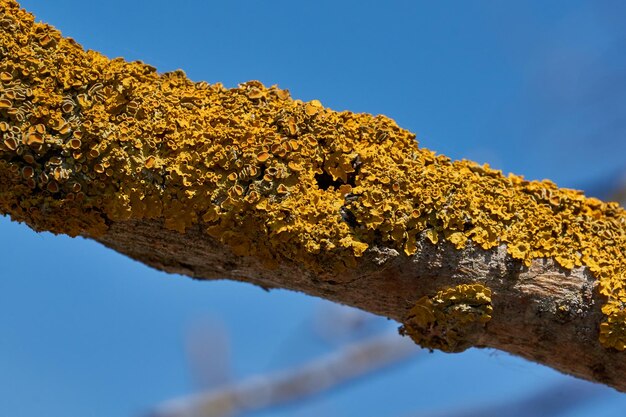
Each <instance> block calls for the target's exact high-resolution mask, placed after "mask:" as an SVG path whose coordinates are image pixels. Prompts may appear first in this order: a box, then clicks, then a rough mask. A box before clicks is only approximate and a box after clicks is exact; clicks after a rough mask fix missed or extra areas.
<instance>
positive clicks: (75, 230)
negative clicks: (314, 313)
mask: <svg viewBox="0 0 626 417" xmlns="http://www.w3.org/2000/svg"><path fill="white" fill-rule="evenodd" d="M0 56H1V58H2V61H1V62H0V82H1V83H2V91H1V96H0V132H1V135H2V137H1V138H0V213H1V214H8V215H10V216H11V218H12V219H13V220H15V221H22V222H26V223H27V224H28V225H29V226H31V227H32V228H33V229H35V230H49V231H52V232H54V233H65V234H69V235H71V236H76V235H83V236H86V237H89V238H93V239H95V240H97V241H99V242H101V243H102V244H104V245H106V246H108V247H110V248H113V249H114V250H116V251H118V252H120V253H124V254H126V255H128V256H130V257H132V258H134V259H136V260H138V261H141V262H144V263H146V264H148V265H150V266H153V267H155V268H157V269H161V270H165V271H168V272H175V273H180V274H184V275H188V276H191V277H194V278H197V279H222V278H227V279H233V280H239V281H245V282H250V283H253V284H256V285H260V286H263V287H265V288H268V289H269V288H286V289H290V290H295V291H302V292H305V293H307V294H310V295H313V296H318V297H323V298H327V299H330V300H333V301H336V302H340V303H343V304H348V305H352V306H355V307H358V308H361V309H363V310H366V311H370V312H373V313H376V314H379V315H383V316H386V317H390V318H393V319H395V320H397V321H399V322H401V323H403V324H404V327H403V329H404V330H403V331H404V332H405V333H407V334H409V335H410V336H411V337H413V339H414V340H415V341H416V342H418V343H419V344H421V345H423V346H426V347H430V348H441V349H444V350H447V351H451V352H452V351H461V350H463V349H466V348H468V347H470V346H477V347H493V348H497V349H502V350H505V351H508V352H511V353H513V354H516V355H520V356H523V357H525V358H528V359H530V360H533V361H537V362H539V363H543V364H546V365H548V366H551V367H553V368H556V369H559V370H561V371H563V372H565V373H569V374H572V375H575V376H578V377H581V378H585V379H589V380H592V381H597V382H601V383H604V384H607V385H609V386H612V387H614V388H616V389H618V390H621V391H626V378H625V377H624V375H626V361H625V359H626V356H625V355H626V353H624V349H625V348H626V310H625V309H624V306H626V290H624V287H626V286H625V285H624V282H625V281H626V261H625V259H626V214H625V212H624V209H622V208H621V207H619V205H617V204H615V203H603V202H601V201H599V200H596V199H587V198H585V197H584V196H583V195H582V193H580V192H577V191H574V190H566V189H559V188H557V187H556V186H555V185H554V184H553V183H551V182H549V181H544V182H533V181H526V180H524V179H523V178H521V177H517V176H512V175H509V176H508V177H506V176H503V175H502V173H500V172H498V171H494V170H491V169H490V168H489V167H488V166H482V167H481V166H478V165H476V164H474V163H472V162H469V161H456V162H452V161H450V160H449V159H448V158H446V157H444V156H440V155H435V154H434V153H433V152H431V151H428V150H426V149H423V148H419V147H418V145H417V142H416V141H415V136H414V135H413V134H411V133H410V132H407V131H406V130H403V129H401V128H399V127H398V126H397V125H396V124H395V123H394V122H393V121H392V120H390V119H388V118H385V117H383V116H376V117H373V116H370V115H366V114H353V113H350V112H335V111H332V110H330V109H326V108H324V107H323V106H322V105H321V103H319V102H318V101H315V100H314V101H312V102H309V103H303V102H301V101H299V100H292V99H291V98H290V96H289V93H288V92H287V91H285V90H281V89H278V88H277V87H271V88H265V87H264V86H263V85H262V84H261V83H258V82H249V83H246V84H242V85H241V86H239V87H238V88H235V89H225V88H224V87H223V86H221V85H219V84H218V85H213V86H211V85H208V84H206V83H193V82H191V81H189V80H188V79H187V78H186V77H185V75H184V74H183V73H182V72H181V71H178V72H174V73H168V74H162V75H159V74H157V73H156V71H155V69H154V68H152V67H149V66H147V65H145V64H142V63H138V62H134V63H128V62H125V61H123V60H121V59H115V60H109V59H107V58H106V57H104V56H102V55H100V54H98V53H96V52H93V51H84V50H83V49H82V48H81V47H80V46H79V45H78V44H77V43H76V42H75V41H73V40H71V39H67V38H63V37H62V36H61V34H60V33H59V32H58V31H56V30H55V29H54V28H52V27H51V26H49V25H45V24H40V23H35V22H34V18H33V17H32V16H31V15H30V14H28V13H27V12H25V11H24V10H21V9H20V8H19V5H18V4H17V3H16V2H15V1H13V0H0Z"/></svg>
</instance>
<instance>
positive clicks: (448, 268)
mask: <svg viewBox="0 0 626 417" xmlns="http://www.w3.org/2000/svg"><path fill="white" fill-rule="evenodd" d="M97 240H98V241H100V242H101V243H102V244H104V245H106V246H108V247H110V248H112V249H114V250H116V251H118V252H120V253H124V254H126V255H128V256H130V257H131V258H133V259H136V260H138V261H140V262H143V263H145V264H147V265H150V266H152V267H154V268H157V269H161V270H164V271H167V272H172V273H179V274H183V275H188V276H191V277H193V278H196V279H223V278H227V279H232V280H237V281H243V282H249V283H253V284H256V285H260V286H262V287H264V288H268V289H269V288H286V289H290V290H295V291H302V292H304V293H306V294H309V295H312V296H317V297H321V298H326V299H329V300H332V301H336V302H339V303H343V304H347V305H351V306H354V307H357V308H360V309H362V310H365V311H370V312H372V313H375V314H379V315H382V316H386V317H389V318H392V319H394V320H397V321H399V322H403V320H404V319H405V317H406V315H407V311H408V310H409V309H410V308H411V307H412V306H413V304H414V303H415V302H416V300H418V299H419V298H421V297H422V296H424V295H429V294H433V293H435V292H436V291H437V290H439V289H441V288H442V287H447V286H454V285H458V284H460V283H481V284H484V285H488V286H489V288H491V290H492V293H493V296H492V299H493V314H492V319H491V320H490V321H489V322H488V323H487V324H486V326H484V328H483V329H482V331H480V332H476V333H473V334H467V335H465V336H466V340H465V342H466V346H465V347H469V346H476V347H492V348H497V349H501V350H504V351H507V352H510V353H513V354H516V355H519V356H522V357H524V358H527V359H530V360H532V361H535V362H538V363H542V364H544V365H547V366H550V367H553V368H555V369H558V370H560V371H562V372H564V373H567V374H571V375H574V376H577V377H580V378H584V379H587V380H590V381H596V382H601V383H604V384H606V385H609V386H612V387H614V388H616V389H618V390H620V391H625V392H626V379H625V378H624V375H626V355H625V354H624V352H617V351H614V350H609V349H606V348H604V347H602V346H601V345H600V343H599V342H598V323H599V322H600V319H601V317H602V312H601V310H600V308H601V305H602V301H601V300H600V297H599V296H598V294H597V291H594V282H595V279H594V278H593V277H592V276H591V274H589V272H588V271H587V270H586V268H584V267H583V268H574V269H573V270H566V269H564V268H562V267H560V266H558V265H556V264H555V262H554V261H552V260H549V259H536V260H533V262H532V264H531V266H530V267H526V266H524V265H523V263H522V262H521V261H519V260H515V259H513V258H512V257H511V256H510V255H508V254H507V252H506V250H505V249H504V248H503V247H499V248H497V249H495V250H483V249H481V248H478V247H476V246H474V245H472V246H470V247H468V248H466V249H463V250H457V249H455V248H454V246H452V245H450V244H447V243H445V242H444V243H440V244H438V245H433V244H432V243H430V242H429V241H428V240H426V239H425V238H422V239H420V240H419V245H418V251H417V253H416V254H414V255H412V256H407V255H405V254H401V253H399V252H398V251H396V250H395V249H391V248H385V247H374V248H371V249H368V250H367V251H366V253H365V254H364V256H363V257H362V258H361V259H360V260H359V263H358V265H357V267H355V268H353V269H351V270H349V271H345V272H344V273H342V274H341V275H338V276H336V277H335V279H334V280H329V279H327V278H321V277H319V276H316V275H315V274H314V273H311V272H310V271H307V270H305V269H303V268H302V267H301V266H300V265H297V264H294V263H290V262H284V263H282V264H281V265H280V266H279V267H278V268H277V269H276V270H268V269H266V268H264V267H263V266H262V265H261V262H260V261H259V260H258V259H257V258H255V257H246V256H237V255H234V254H233V253H232V252H231V251H230V250H229V249H228V248H227V247H225V246H224V245H222V244H220V243H219V242H217V241H215V240H214V239H212V238H210V237H208V236H207V235H206V234H205V233H203V231H202V230H200V229H199V228H197V229H191V230H188V231H187V233H185V234H180V233H178V232H175V231H171V230H167V229H165V228H164V227H163V225H162V224H160V223H159V222H145V221H144V222H129V223H118V224H114V225H112V227H111V228H110V230H109V231H108V232H107V233H106V234H105V235H104V236H102V237H101V238H98V239H97Z"/></svg>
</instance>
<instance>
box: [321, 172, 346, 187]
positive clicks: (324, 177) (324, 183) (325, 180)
mask: <svg viewBox="0 0 626 417" xmlns="http://www.w3.org/2000/svg"><path fill="white" fill-rule="evenodd" d="M315 181H316V182H317V186H318V187H319V189H320V190H324V191H326V190H328V188H330V187H331V186H333V187H335V189H337V188H339V186H340V185H341V184H343V181H341V180H333V177H332V176H331V175H330V174H328V173H327V172H326V171H324V172H322V173H321V174H315Z"/></svg>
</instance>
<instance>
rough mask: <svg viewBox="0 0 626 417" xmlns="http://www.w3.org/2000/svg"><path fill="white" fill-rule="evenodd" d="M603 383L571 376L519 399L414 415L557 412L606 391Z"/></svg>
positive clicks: (524, 416)
mask: <svg viewBox="0 0 626 417" xmlns="http://www.w3.org/2000/svg"><path fill="white" fill-rule="evenodd" d="M606 394H607V390H606V387H603V386H602V385H598V384H594V383H590V382H585V381H579V380H574V379H571V380H570V379H568V380H567V381H564V382H560V383H557V384H555V385H553V386H551V387H548V388H546V389H541V390H539V391H537V392H534V393H531V394H530V395H525V396H523V397H522V398H521V399H518V400H507V399H503V400H501V401H499V402H498V403H496V404H492V405H487V406H483V407H480V406H478V407H476V406H473V407H463V408H457V409H456V410H448V411H440V412H434V413H416V414H413V417H502V416H507V417H540V416H558V415H561V414H562V413H564V412H566V411H568V410H572V409H574V408H576V407H580V406H582V405H583V404H585V403H587V402H589V401H591V400H594V399H598V398H600V397H601V396H602V395H606Z"/></svg>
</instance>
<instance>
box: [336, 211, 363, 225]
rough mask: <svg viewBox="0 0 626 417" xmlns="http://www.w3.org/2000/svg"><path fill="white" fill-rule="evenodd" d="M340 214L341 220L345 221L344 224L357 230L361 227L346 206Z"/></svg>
mask: <svg viewBox="0 0 626 417" xmlns="http://www.w3.org/2000/svg"><path fill="white" fill-rule="evenodd" d="M339 214H341V218H342V219H343V221H344V222H346V223H347V224H348V226H350V227H352V228H355V227H357V226H358V225H359V223H358V222H357V220H356V216H355V215H354V213H352V212H351V211H350V210H349V209H348V208H346V206H342V207H341V208H340V209H339Z"/></svg>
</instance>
